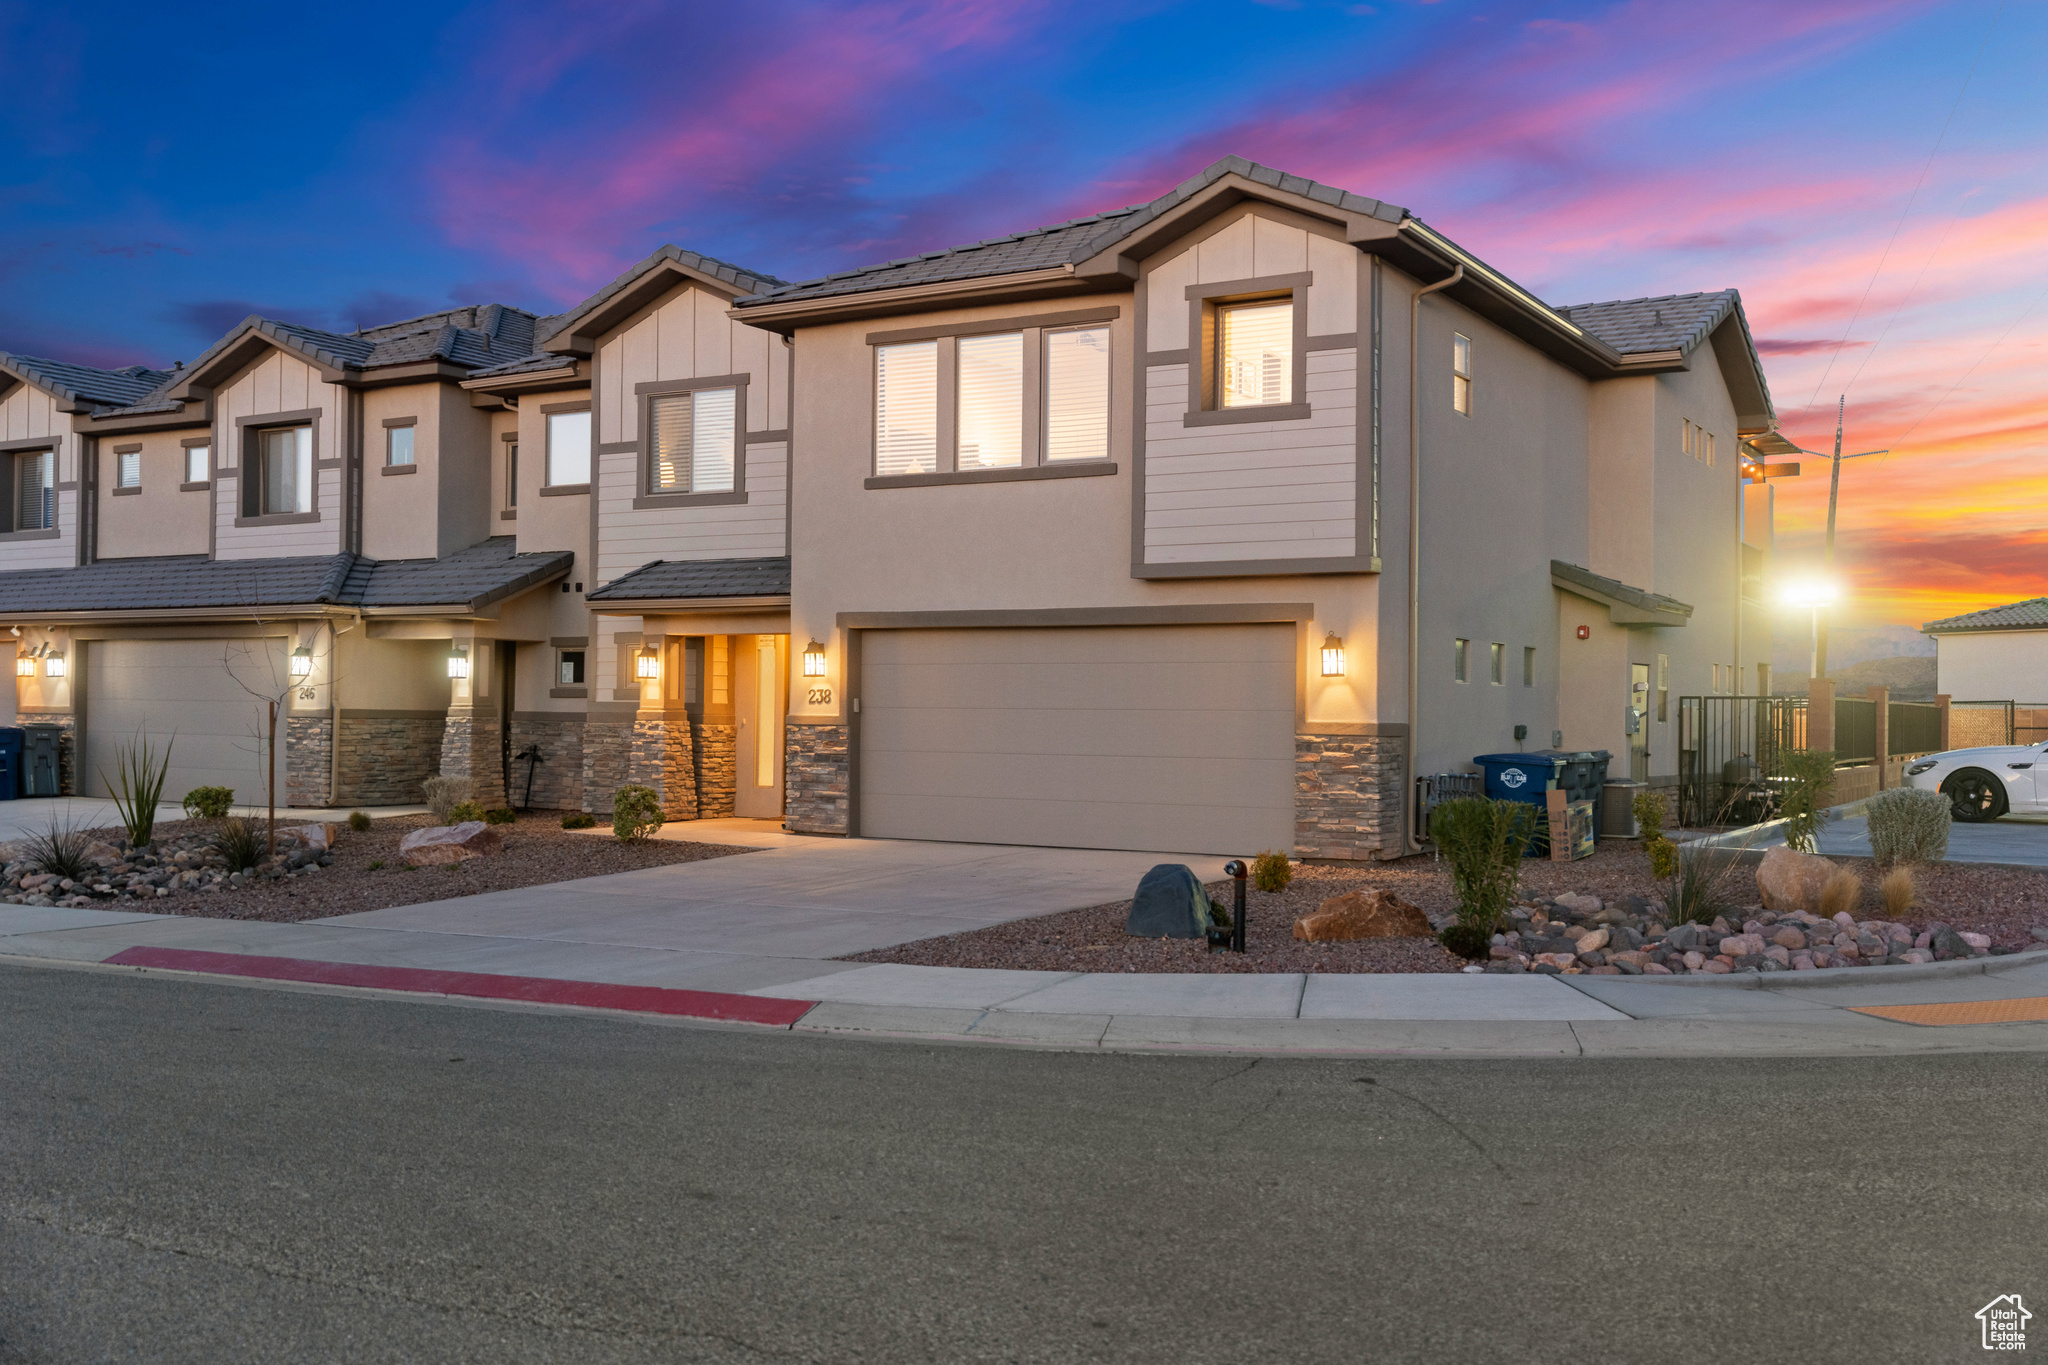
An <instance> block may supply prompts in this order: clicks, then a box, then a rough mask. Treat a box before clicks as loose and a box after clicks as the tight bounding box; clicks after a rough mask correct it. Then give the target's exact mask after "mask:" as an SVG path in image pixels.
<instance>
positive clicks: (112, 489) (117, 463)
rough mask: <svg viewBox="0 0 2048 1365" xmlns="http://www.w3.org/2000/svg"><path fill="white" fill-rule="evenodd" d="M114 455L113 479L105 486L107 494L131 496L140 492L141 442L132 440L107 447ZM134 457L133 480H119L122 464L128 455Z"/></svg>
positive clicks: (121, 496) (117, 496)
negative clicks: (125, 481)
mask: <svg viewBox="0 0 2048 1365" xmlns="http://www.w3.org/2000/svg"><path fill="white" fill-rule="evenodd" d="M109 449H110V450H112V452H113V455H114V480H113V482H112V483H111V484H109V485H108V487H107V494H108V496H110V497H116V498H124V497H125V498H132V497H136V496H137V495H139V494H140V493H141V492H142V443H141V442H140V441H133V442H130V443H129V444H127V445H121V446H111V447H109ZM130 455H133V456H134V457H135V482H134V483H123V482H122V481H121V472H122V464H123V462H124V461H125V460H126V459H127V457H128V456H130Z"/></svg>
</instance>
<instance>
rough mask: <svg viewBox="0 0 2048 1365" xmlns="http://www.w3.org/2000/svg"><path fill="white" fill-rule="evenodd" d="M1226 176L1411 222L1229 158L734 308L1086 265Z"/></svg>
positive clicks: (1373, 202)
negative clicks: (1161, 186)
mask: <svg viewBox="0 0 2048 1365" xmlns="http://www.w3.org/2000/svg"><path fill="white" fill-rule="evenodd" d="M1226 175H1241V176H1243V177H1244V178H1245V179H1247V180H1250V181H1252V182H1253V183H1255V184H1260V185H1267V186H1271V187H1272V188H1274V189H1277V190H1282V191H1284V192H1287V193H1290V194H1298V195H1301V196H1303V197H1305V198H1308V199H1313V200H1316V201H1317V202H1319V203H1324V204H1328V205H1330V206H1331V207H1333V208H1340V209H1343V210H1345V211H1346V212H1349V213H1359V214H1368V215H1370V216H1372V217H1374V218H1378V219H1381V220H1382V221H1384V222H1389V223H1398V222H1400V221H1401V220H1402V219H1403V218H1405V217H1408V216H1409V215H1408V211H1407V210H1406V209H1403V208H1399V207H1397V206H1395V205H1392V204H1387V203H1383V202H1382V201H1380V200H1378V199H1368V198H1366V197H1365V196H1364V195H1361V194H1353V193H1351V192H1350V191H1349V190H1344V189H1339V188H1337V187H1336V186H1334V185H1325V184H1323V183H1321V182H1320V181H1315V180H1310V179H1307V178H1306V177H1304V176H1299V175H1289V174H1288V173H1287V172H1285V171H1282V170H1276V169H1275V168H1273V167H1271V166H1262V165H1260V164H1259V163H1258V162H1256V161H1247V160H1245V159H1244V158H1243V157H1241V156H1227V157H1224V158H1223V159H1222V160H1221V161H1218V162H1216V163H1215V164H1214V165H1211V166H1209V167H1208V168H1207V169H1205V170H1204V171H1203V172H1202V173H1201V174H1200V175H1197V176H1195V177H1194V178H1193V179H1191V180H1186V181H1183V182H1182V183H1181V184H1179V185H1176V186H1174V187H1173V188H1172V189H1171V190H1168V191H1167V192H1166V193H1165V194H1162V195H1160V196H1159V197H1158V198H1157V199H1154V200H1151V201H1150V202H1148V203H1144V204H1133V205H1131V206H1130V207H1129V208H1122V209H1113V210H1111V211H1109V212H1106V213H1098V214H1094V215H1091V216H1090V217H1087V218H1075V219H1072V220H1070V221H1068V222H1064V223H1054V224H1052V225H1050V226H1048V227H1041V228H1032V229H1031V230H1029V231H1027V232H1018V233H1013V234H1012V235H1010V236H1008V237H992V238H989V239H988V240H986V241H980V242H970V243H968V244H967V245H965V246H956V247H948V248H946V249H945V250H944V251H928V252H925V253H924V254H923V255H921V256H906V257H903V258H902V259H900V260H894V261H884V262H882V263H881V264H879V265H871V266H863V267H861V268H860V269H857V270H842V271H840V272H838V273H837V274H833V275H826V276H822V277H821V278H818V279H815V280H802V281H799V282H798V283H796V284H792V285H788V286H785V287H783V288H781V289H773V290H768V291H764V292H763V293H760V294H757V295H755V296H753V297H751V298H748V299H742V300H740V305H741V306H742V307H744V306H746V305H747V304H748V303H757V304H758V303H767V302H770V301H773V302H775V303H786V302H790V301H792V300H796V299H808V298H823V297H827V296H829V295H834V294H858V293H865V292H867V291H868V290H872V289H898V288H901V287H903V286H905V285H913V284H931V283H935V282H937V281H940V280H964V279H972V278H974V277H976V276H980V275H1014V274H1017V273H1018V272H1020V271H1025V270H1042V269H1045V268H1046V267H1048V266H1059V265H1068V264H1072V263H1074V262H1077V261H1085V260H1087V259H1088V258H1089V257H1090V256H1093V255H1095V254H1096V253H1097V252H1099V251H1102V250H1104V249H1105V248H1107V247H1108V246H1109V245H1110V244H1111V243H1113V242H1115V241H1117V240H1118V239H1120V238H1122V237H1126V236H1128V235H1130V234H1131V233H1132V232H1135V231H1136V230H1137V229H1139V228H1141V227H1143V226H1145V225H1146V224H1147V223H1149V222H1151V221H1152V220H1153V219H1155V218H1158V217H1159V216H1160V215H1162V214H1165V213H1168V212H1171V211H1172V210H1173V209H1175V208H1178V207H1179V206H1180V205H1181V204H1183V203H1185V202H1186V201H1188V200H1189V199H1191V198H1193V197H1194V196H1195V195H1197V194H1199V193H1200V192H1201V191H1203V190H1205V189H1207V188H1208V187H1209V186H1211V185H1213V184H1215V183H1216V182H1217V181H1218V180H1221V179H1222V178H1223V177H1224V176H1226Z"/></svg>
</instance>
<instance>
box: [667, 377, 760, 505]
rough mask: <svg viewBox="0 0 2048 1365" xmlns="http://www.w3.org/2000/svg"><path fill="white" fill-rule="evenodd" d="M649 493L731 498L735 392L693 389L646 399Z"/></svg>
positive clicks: (736, 414) (736, 410) (735, 449)
mask: <svg viewBox="0 0 2048 1365" xmlns="http://www.w3.org/2000/svg"><path fill="white" fill-rule="evenodd" d="M647 426H648V431H649V432H650V433H651V435H652V438H653V445H652V449H651V452H650V453H651V458H650V459H649V460H648V463H647V491H648V492H650V493H730V492H732V491H733V471H734V469H735V467H736V463H737V461H736V456H737V453H738V446H739V390H738V389H695V390H692V391H691V392H689V393H662V394H656V395H654V396H653V397H651V398H649V399H648V400H647Z"/></svg>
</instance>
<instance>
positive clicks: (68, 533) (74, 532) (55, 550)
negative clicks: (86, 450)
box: [0, 384, 84, 571]
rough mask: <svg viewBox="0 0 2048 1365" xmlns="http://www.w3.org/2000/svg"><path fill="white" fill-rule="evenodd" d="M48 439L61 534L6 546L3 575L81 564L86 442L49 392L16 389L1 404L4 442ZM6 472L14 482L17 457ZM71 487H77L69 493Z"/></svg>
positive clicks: (0, 549) (2, 546)
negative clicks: (81, 457)
mask: <svg viewBox="0 0 2048 1365" xmlns="http://www.w3.org/2000/svg"><path fill="white" fill-rule="evenodd" d="M45 436H48V437H50V438H51V444H52V445H53V446H54V447H55V448H56V451H57V461H56V463H57V468H56V481H57V534H56V535H55V536H38V537H36V538H34V539H29V540H0V571H4V570H7V569H68V568H70V567H71V566H72V565H73V564H75V563H77V562H78V541H77V537H78V453H79V449H80V444H81V442H82V441H83V440H84V438H83V437H81V436H78V435H75V434H73V433H72V431H71V417H70V415H69V414H68V413H63V412H59V411H58V410H57V400H56V399H55V398H53V397H52V396H51V395H50V394H49V393H48V392H46V391H45V390H43V389H39V388H37V387H36V386H35V385H33V384H16V385H15V386H14V388H13V389H12V390H11V391H9V393H8V395H7V397H6V398H4V399H0V441H34V440H39V439H41V438H42V437H45ZM6 466H7V467H6V468H5V470H4V471H0V477H6V478H10V479H11V478H13V477H14V469H13V455H12V453H11V452H10V453H9V454H8V456H7V460H6ZM66 484H69V485H71V486H70V487H69V488H66V487H65V485H66ZM11 504H12V499H11V498H10V499H9V505H11ZM12 529H13V528H12V527H11V526H10V527H0V530H10V531H11V530H12Z"/></svg>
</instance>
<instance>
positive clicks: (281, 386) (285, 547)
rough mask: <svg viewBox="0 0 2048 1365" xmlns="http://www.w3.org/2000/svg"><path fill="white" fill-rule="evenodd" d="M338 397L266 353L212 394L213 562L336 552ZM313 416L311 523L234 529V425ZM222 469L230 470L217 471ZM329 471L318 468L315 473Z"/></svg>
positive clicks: (238, 493) (335, 390)
mask: <svg viewBox="0 0 2048 1365" xmlns="http://www.w3.org/2000/svg"><path fill="white" fill-rule="evenodd" d="M345 402H346V391H345V390H343V389H342V388H341V387H340V386H339V385H335V384H329V383H327V382H326V381H325V380H323V379H321V377H320V371H319V370H318V369H316V368H314V367H313V366H311V365H308V364H307V363H306V362H305V361H303V360H299V359H297V358H295V357H293V356H289V355H286V354H285V353H284V352H283V351H279V350H272V351H271V352H270V354H268V355H266V356H264V357H263V358H262V359H261V360H258V361H256V362H254V363H253V364H251V365H250V366H249V368H248V369H246V370H244V371H242V373H240V374H239V375H237V376H235V378H234V379H232V380H230V381H229V382H228V383H227V384H226V385H224V386H222V387H221V388H220V389H219V390H218V391H217V393H216V395H215V399H214V428H213V436H214V467H215V470H216V474H215V478H214V487H213V519H214V551H213V553H214V558H216V559H273V558H280V557H283V556H287V555H331V554H339V553H340V552H341V535H342V523H343V517H342V505H341V501H342V482H341V481H342V475H343V473H344V468H345V466H344V463H343V460H344V457H345V455H346V453H347V452H346V451H344V450H343V449H342V436H343V433H342V426H343V423H342V416H343V413H344V412H345V411H346V409H345V406H344V404H345ZM315 408H317V409H319V411H320V417H319V419H318V421H317V422H316V423H315V428H316V429H315V431H314V433H313V486H314V495H313V510H314V511H315V512H317V513H319V515H320V520H319V521H318V522H288V523H284V524H281V525H271V526H237V525H235V518H236V516H237V514H238V513H239V512H240V511H241V506H242V478H243V476H244V473H245V471H244V470H243V469H242V456H243V450H242V441H241V432H242V429H241V428H240V427H237V426H236V425H235V421H236V419H237V418H241V417H261V416H264V415H265V414H268V413H273V412H302V411H305V410H307V409H315ZM223 464H226V465H228V466H229V467H230V468H232V469H233V470H234V472H233V473H232V474H228V473H226V472H223V471H221V466H222V465H223ZM323 465H325V466H329V467H327V468H322V466H323Z"/></svg>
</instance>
